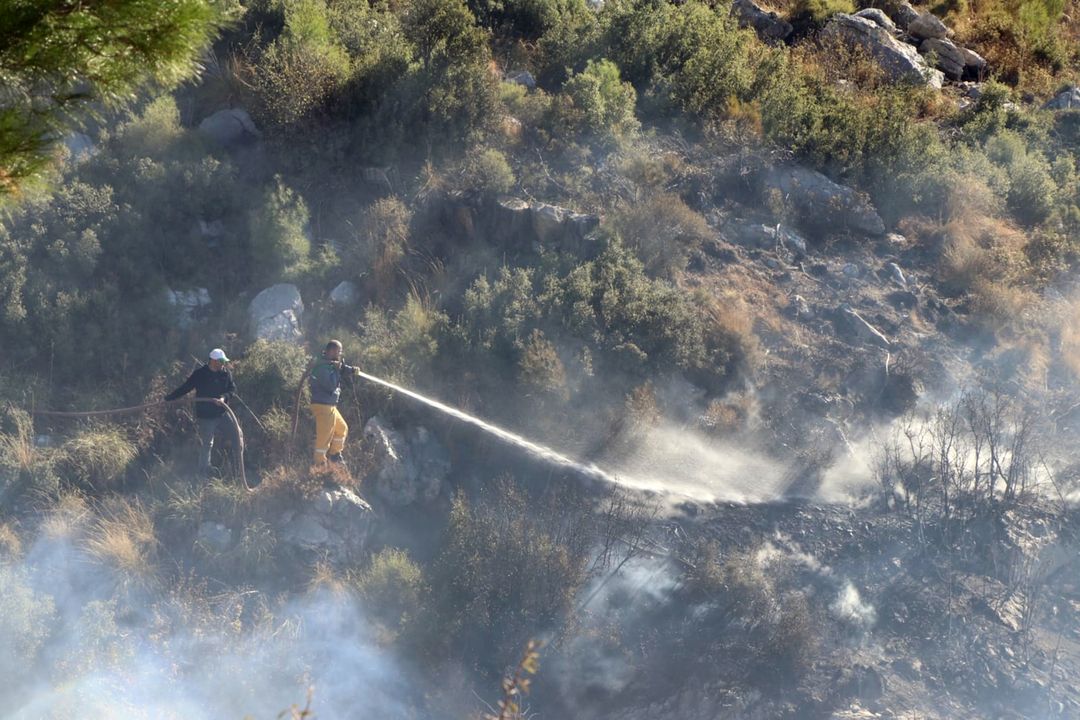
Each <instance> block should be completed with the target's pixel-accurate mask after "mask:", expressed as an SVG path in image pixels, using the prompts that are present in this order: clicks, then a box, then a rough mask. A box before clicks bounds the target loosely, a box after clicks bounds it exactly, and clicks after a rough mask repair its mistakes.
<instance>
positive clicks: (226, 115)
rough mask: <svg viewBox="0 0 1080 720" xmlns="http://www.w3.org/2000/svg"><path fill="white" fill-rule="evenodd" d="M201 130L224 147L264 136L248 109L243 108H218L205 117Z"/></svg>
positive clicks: (241, 143)
mask: <svg viewBox="0 0 1080 720" xmlns="http://www.w3.org/2000/svg"><path fill="white" fill-rule="evenodd" d="M199 132H201V133H202V134H203V135H205V136H206V137H208V138H210V139H211V140H213V141H214V142H215V143H217V144H218V145H221V146H222V147H231V146H234V145H243V144H246V143H250V142H254V141H255V140H257V139H259V138H260V137H261V136H262V133H261V132H259V129H258V128H257V127H255V122H254V121H253V120H252V119H251V116H250V115H248V112H247V110H243V109H241V108H231V109H228V110H218V111H217V112H216V113H214V114H213V115H210V116H209V117H206V118H203V120H202V122H200V123H199Z"/></svg>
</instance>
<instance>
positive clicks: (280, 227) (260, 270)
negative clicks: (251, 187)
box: [249, 176, 311, 282]
mask: <svg viewBox="0 0 1080 720" xmlns="http://www.w3.org/2000/svg"><path fill="white" fill-rule="evenodd" d="M309 219H310V216H309V213H308V208H307V203H305V202H304V199H303V198H301V197H300V196H298V195H297V194H296V193H295V192H294V191H293V190H292V189H291V188H289V187H288V186H287V185H286V184H285V182H284V180H282V179H281V177H280V176H278V177H275V178H274V185H273V186H272V187H270V188H268V189H267V190H266V193H265V195H264V196H263V201H262V205H261V206H260V207H259V208H258V209H257V210H255V211H253V212H252V213H251V219H250V230H249V232H250V238H251V239H250V246H251V263H252V265H253V267H254V269H255V270H254V274H255V276H256V277H257V278H258V279H259V280H260V281H262V282H275V281H277V280H280V279H282V278H283V277H287V276H295V275H296V274H297V273H300V272H302V271H303V270H305V269H306V268H307V262H308V258H309V256H310V254H311V240H310V239H309V238H308V221H309Z"/></svg>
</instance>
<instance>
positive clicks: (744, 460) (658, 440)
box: [604, 425, 787, 503]
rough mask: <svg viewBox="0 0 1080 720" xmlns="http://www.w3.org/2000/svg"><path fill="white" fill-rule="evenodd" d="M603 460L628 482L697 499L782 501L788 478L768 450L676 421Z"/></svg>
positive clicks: (649, 433) (640, 488) (651, 432)
mask: <svg viewBox="0 0 1080 720" xmlns="http://www.w3.org/2000/svg"><path fill="white" fill-rule="evenodd" d="M604 463H605V465H606V466H609V467H610V468H611V470H612V474H613V475H616V476H617V477H618V479H619V482H620V483H621V484H623V485H626V486H628V487H632V488H635V489H638V490H645V491H649V492H655V493H659V494H665V495H673V496H678V497H682V498H688V499H691V500H696V501H698V502H738V503H756V502H769V501H773V500H778V499H780V498H781V497H783V495H784V490H785V487H786V478H787V473H786V468H785V467H784V465H783V464H781V463H780V462H778V461H776V460H774V459H772V458H770V457H768V456H767V455H766V454H765V453H763V452H758V451H756V450H755V449H754V448H752V447H748V446H746V445H736V444H734V443H726V442H722V441H718V440H714V439H711V438H706V437H703V436H701V435H700V434H698V433H696V432H694V431H693V430H690V429H687V428H680V427H675V426H671V425H662V426H659V427H656V428H653V429H651V430H649V431H647V432H646V433H644V435H643V436H642V437H641V438H640V439H636V440H635V443H634V447H633V448H631V449H630V450H629V451H622V450H620V453H619V454H618V455H617V456H616V457H613V458H610V459H605V460H604Z"/></svg>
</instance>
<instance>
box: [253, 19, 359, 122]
mask: <svg viewBox="0 0 1080 720" xmlns="http://www.w3.org/2000/svg"><path fill="white" fill-rule="evenodd" d="M282 7H283V11H284V12H283V15H284V18H283V19H284V29H283V31H282V33H281V35H279V36H278V37H277V38H276V39H275V40H274V41H273V42H272V43H270V45H269V46H268V47H267V48H266V49H265V50H264V51H263V52H262V53H261V54H260V55H259V57H258V58H257V60H256V63H255V67H254V68H253V71H254V72H253V75H252V79H253V83H252V84H253V86H254V89H255V92H256V98H257V100H258V103H257V107H258V108H259V112H258V116H259V117H260V119H261V120H263V121H265V122H266V123H268V124H270V125H271V126H277V127H280V128H288V127H290V126H293V125H295V124H296V123H297V122H299V121H300V120H303V119H305V118H308V117H310V116H311V115H312V114H313V113H315V112H317V111H320V110H324V109H326V105H327V103H329V102H330V101H331V99H332V98H333V96H334V95H335V93H337V92H338V91H340V89H341V87H342V86H343V84H344V82H345V81H346V80H347V79H348V77H349V73H350V69H351V68H350V64H351V63H350V58H349V54H348V52H347V51H346V49H345V47H344V46H343V45H342V44H341V43H340V41H339V40H338V37H337V34H336V33H335V32H333V31H332V29H331V20H330V14H329V12H328V9H327V6H326V3H325V2H324V0H288V2H285V3H283V4H282Z"/></svg>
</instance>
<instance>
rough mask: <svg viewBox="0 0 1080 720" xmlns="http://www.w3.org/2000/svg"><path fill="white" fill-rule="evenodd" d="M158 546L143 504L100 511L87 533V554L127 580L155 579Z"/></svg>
mask: <svg viewBox="0 0 1080 720" xmlns="http://www.w3.org/2000/svg"><path fill="white" fill-rule="evenodd" d="M157 544H158V543H157V537H156V535H155V534H154V521H153V519H152V518H151V517H150V513H149V512H147V510H146V509H145V508H144V507H143V506H142V504H141V503H139V502H138V501H137V500H136V501H118V502H116V503H115V504H111V505H110V506H106V507H105V508H103V509H102V514H101V516H100V517H99V518H98V520H97V522H96V523H95V524H94V527H93V528H92V529H91V530H90V537H89V538H88V539H87V542H86V551H87V552H88V553H89V554H90V556H91V557H93V558H95V559H96V560H98V561H99V562H101V563H103V564H106V565H109V566H111V567H113V568H115V569H116V570H118V571H120V572H121V573H122V574H123V575H124V576H125V577H126V578H127V579H129V580H136V581H139V582H147V581H149V580H151V579H152V578H153V576H154V554H155V552H156V550H157Z"/></svg>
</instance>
